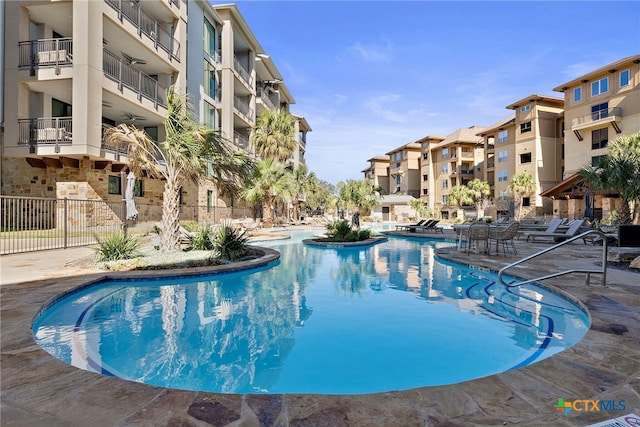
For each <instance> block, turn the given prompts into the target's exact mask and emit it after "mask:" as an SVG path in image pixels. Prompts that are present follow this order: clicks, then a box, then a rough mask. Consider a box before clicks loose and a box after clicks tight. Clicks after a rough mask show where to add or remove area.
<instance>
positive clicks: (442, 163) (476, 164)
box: [426, 126, 485, 219]
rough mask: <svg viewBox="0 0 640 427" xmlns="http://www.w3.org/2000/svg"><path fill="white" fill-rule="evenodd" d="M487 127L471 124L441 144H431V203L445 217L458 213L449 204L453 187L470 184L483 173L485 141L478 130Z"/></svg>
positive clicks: (450, 135)
mask: <svg viewBox="0 0 640 427" xmlns="http://www.w3.org/2000/svg"><path fill="white" fill-rule="evenodd" d="M484 129H485V128H484V127H482V126H471V127H468V128H461V129H458V130H456V131H455V132H453V133H451V134H449V135H447V137H446V138H444V139H443V140H442V141H440V142H439V143H437V144H430V153H429V154H428V157H429V158H430V159H431V160H430V163H431V165H430V169H428V170H427V171H426V174H427V175H428V181H429V187H428V192H429V196H430V197H429V207H430V208H431V209H432V210H433V211H434V212H439V213H440V216H441V218H443V219H452V218H454V217H456V215H457V212H458V207H455V206H451V205H450V204H449V191H450V190H451V188H453V187H455V186H457V185H466V184H467V183H468V182H469V181H471V180H472V179H474V178H479V177H482V176H483V175H482V166H481V163H482V162H483V160H484V143H483V140H482V138H481V137H480V136H478V134H479V133H480V132H482V131H483V130H484Z"/></svg>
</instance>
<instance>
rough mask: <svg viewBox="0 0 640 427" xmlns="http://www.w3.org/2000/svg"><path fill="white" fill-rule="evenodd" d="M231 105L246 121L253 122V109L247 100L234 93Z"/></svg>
mask: <svg viewBox="0 0 640 427" xmlns="http://www.w3.org/2000/svg"><path fill="white" fill-rule="evenodd" d="M233 106H234V107H235V109H236V110H237V111H238V112H239V113H240V114H241V115H242V116H244V118H245V119H246V120H247V121H248V122H250V123H251V122H253V109H252V108H251V107H250V106H249V103H248V102H247V101H245V100H243V99H242V98H240V97H239V96H237V95H235V96H234V97H233Z"/></svg>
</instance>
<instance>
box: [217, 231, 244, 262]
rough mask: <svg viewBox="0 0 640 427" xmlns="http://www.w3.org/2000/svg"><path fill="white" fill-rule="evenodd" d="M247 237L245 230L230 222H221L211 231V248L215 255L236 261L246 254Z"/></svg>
mask: <svg viewBox="0 0 640 427" xmlns="http://www.w3.org/2000/svg"><path fill="white" fill-rule="evenodd" d="M248 239H249V238H248V236H247V235H246V231H244V230H240V229H238V228H236V227H234V226H232V225H231V223H230V222H223V223H222V224H221V225H220V226H218V228H216V229H215V230H213V232H212V233H211V243H212V244H213V248H212V249H213V251H214V253H215V255H216V256H217V257H218V258H220V259H222V260H227V261H236V260H238V259H240V258H242V257H244V256H245V255H247V253H248V252H249V251H248V247H247V240H248Z"/></svg>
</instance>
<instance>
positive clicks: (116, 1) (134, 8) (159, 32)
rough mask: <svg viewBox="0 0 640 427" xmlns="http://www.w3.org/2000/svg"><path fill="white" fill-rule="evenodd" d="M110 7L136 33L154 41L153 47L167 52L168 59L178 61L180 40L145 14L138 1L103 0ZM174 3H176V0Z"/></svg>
mask: <svg viewBox="0 0 640 427" xmlns="http://www.w3.org/2000/svg"><path fill="white" fill-rule="evenodd" d="M105 1H106V2H107V3H108V4H109V5H110V6H111V7H113V8H114V9H115V10H117V11H118V17H119V18H120V20H122V18H126V19H127V21H129V22H131V23H132V24H133V25H134V26H135V27H136V28H137V29H138V34H139V35H141V34H144V35H145V36H147V37H148V38H149V39H151V40H152V41H153V43H154V46H155V48H156V49H157V48H158V47H160V48H161V49H162V50H164V51H165V52H166V53H167V54H169V59H175V60H176V61H178V62H180V42H179V41H177V40H176V39H174V38H173V36H172V35H171V34H170V33H169V32H168V31H167V30H165V29H164V28H163V27H161V26H160V24H159V23H158V21H156V20H155V19H154V18H153V17H151V16H149V15H148V14H146V13H145V12H144V11H143V10H142V9H140V6H139V5H138V2H135V1H130V0H105ZM175 1H176V2H175V3H174V2H173V1H171V3H174V4H177V5H178V6H179V4H178V2H177V0H175Z"/></svg>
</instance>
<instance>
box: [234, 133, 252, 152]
mask: <svg viewBox="0 0 640 427" xmlns="http://www.w3.org/2000/svg"><path fill="white" fill-rule="evenodd" d="M233 144H234V145H235V146H236V147H237V148H239V149H240V150H244V151H249V147H250V144H249V138H248V137H247V136H245V135H243V134H241V133H240V132H235V131H234V132H233Z"/></svg>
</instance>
